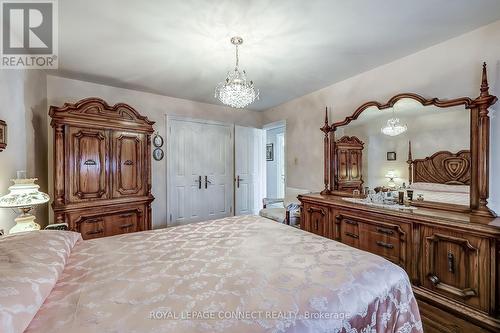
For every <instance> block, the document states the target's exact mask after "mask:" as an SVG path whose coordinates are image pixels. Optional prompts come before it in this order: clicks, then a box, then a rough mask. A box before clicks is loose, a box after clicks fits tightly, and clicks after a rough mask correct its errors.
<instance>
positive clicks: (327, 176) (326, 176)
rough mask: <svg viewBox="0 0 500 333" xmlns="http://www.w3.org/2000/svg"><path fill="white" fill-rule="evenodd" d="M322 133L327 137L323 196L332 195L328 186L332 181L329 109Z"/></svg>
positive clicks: (326, 112)
mask: <svg viewBox="0 0 500 333" xmlns="http://www.w3.org/2000/svg"><path fill="white" fill-rule="evenodd" d="M320 130H321V132H323V133H324V135H325V137H324V138H323V155H324V159H323V164H324V173H323V180H324V184H325V187H324V189H323V191H321V194H330V188H329V186H328V183H329V181H330V169H329V168H330V166H329V161H330V130H331V128H330V125H328V107H326V108H325V124H324V125H323V127H321V128H320Z"/></svg>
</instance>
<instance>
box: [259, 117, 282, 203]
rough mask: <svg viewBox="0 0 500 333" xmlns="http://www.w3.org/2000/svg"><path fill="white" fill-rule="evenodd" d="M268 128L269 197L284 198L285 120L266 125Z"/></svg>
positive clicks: (267, 185) (266, 128)
mask: <svg viewBox="0 0 500 333" xmlns="http://www.w3.org/2000/svg"><path fill="white" fill-rule="evenodd" d="M264 129H265V130H266V188H267V194H266V197H268V198H284V196H285V187H286V167H285V165H286V164H285V161H286V159H285V145H286V124H285V122H284V121H280V122H277V123H272V124H269V125H266V126H264Z"/></svg>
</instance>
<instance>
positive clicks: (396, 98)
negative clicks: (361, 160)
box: [331, 93, 474, 131]
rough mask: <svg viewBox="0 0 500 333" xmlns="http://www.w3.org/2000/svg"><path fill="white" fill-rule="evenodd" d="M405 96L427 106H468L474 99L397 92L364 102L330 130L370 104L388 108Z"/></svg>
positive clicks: (351, 119)
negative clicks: (448, 98) (385, 100)
mask: <svg viewBox="0 0 500 333" xmlns="http://www.w3.org/2000/svg"><path fill="white" fill-rule="evenodd" d="M405 98H411V99H414V100H416V101H418V102H420V103H421V104H422V105H423V106H428V105H434V106H437V107H440V108H449V107H452V106H458V105H464V106H465V107H467V108H468V107H469V106H470V105H472V104H473V103H474V100H472V99H471V98H469V97H461V98H457V99H450V100H440V99H439V98H431V99H427V98H425V97H423V96H421V95H418V94H415V93H402V94H397V95H396V96H393V97H391V99H389V101H387V103H384V104H382V103H379V102H377V101H371V102H366V103H364V104H363V105H361V106H360V107H358V108H357V109H356V111H354V113H353V114H352V115H351V116H349V117H346V118H345V119H344V120H342V121H339V122H336V123H333V124H332V125H331V128H332V131H335V130H336V129H337V127H340V126H345V125H347V124H349V123H350V122H351V121H353V120H356V119H358V117H359V115H360V114H362V113H363V111H365V110H366V109H368V108H369V107H371V106H375V107H376V108H378V109H379V110H384V109H388V108H392V107H393V106H394V104H396V102H397V101H399V100H400V99H405Z"/></svg>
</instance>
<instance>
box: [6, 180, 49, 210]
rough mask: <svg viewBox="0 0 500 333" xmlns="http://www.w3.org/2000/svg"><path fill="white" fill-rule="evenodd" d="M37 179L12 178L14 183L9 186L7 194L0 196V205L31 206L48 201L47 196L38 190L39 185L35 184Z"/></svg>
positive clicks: (12, 206)
mask: <svg viewBox="0 0 500 333" xmlns="http://www.w3.org/2000/svg"><path fill="white" fill-rule="evenodd" d="M37 180H38V179H37V178H27V179H12V181H13V182H14V185H12V186H10V187H9V194H6V195H4V196H3V197H0V207H1V208H9V207H11V208H15V207H33V206H36V205H41V204H44V203H46V202H48V201H49V200H50V198H49V196H48V195H47V194H45V193H43V192H40V191H38V189H39V188H40V186H38V185H37V184H35V181H37Z"/></svg>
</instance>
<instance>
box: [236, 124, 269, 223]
mask: <svg viewBox="0 0 500 333" xmlns="http://www.w3.org/2000/svg"><path fill="white" fill-rule="evenodd" d="M234 139H235V185H236V186H235V193H236V195H235V204H236V206H235V215H246V214H257V213H258V211H259V209H260V208H261V201H262V194H261V193H262V189H261V186H260V185H261V181H260V176H261V174H262V170H263V157H264V156H263V155H264V132H263V130H260V129H257V128H250V127H241V126H235V133H234Z"/></svg>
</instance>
